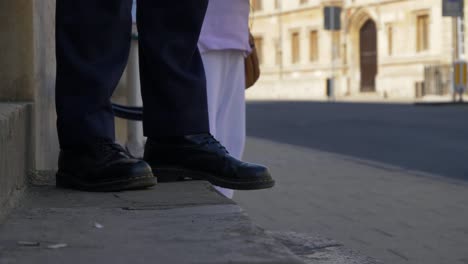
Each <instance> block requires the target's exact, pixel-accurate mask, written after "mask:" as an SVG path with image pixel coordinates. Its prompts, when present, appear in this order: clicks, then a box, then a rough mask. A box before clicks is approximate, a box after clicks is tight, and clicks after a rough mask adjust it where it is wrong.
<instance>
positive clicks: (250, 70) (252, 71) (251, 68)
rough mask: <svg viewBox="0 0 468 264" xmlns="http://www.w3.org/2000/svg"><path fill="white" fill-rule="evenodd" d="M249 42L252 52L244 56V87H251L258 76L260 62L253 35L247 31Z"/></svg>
mask: <svg viewBox="0 0 468 264" xmlns="http://www.w3.org/2000/svg"><path fill="white" fill-rule="evenodd" d="M249 43H250V47H251V48H252V52H251V53H250V54H249V56H247V58H245V89H248V88H250V87H252V86H253V85H254V84H255V83H256V82H257V81H258V79H259V78H260V63H259V61H258V54H257V48H256V47H255V41H254V37H253V35H252V34H251V33H249Z"/></svg>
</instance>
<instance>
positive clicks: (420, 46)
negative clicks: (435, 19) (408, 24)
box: [416, 15, 429, 52]
mask: <svg viewBox="0 0 468 264" xmlns="http://www.w3.org/2000/svg"><path fill="white" fill-rule="evenodd" d="M416 30H417V32H416V37H417V39H416V50H417V51H418V52H421V51H426V50H428V49H429V15H419V16H418V17H417V19H416Z"/></svg>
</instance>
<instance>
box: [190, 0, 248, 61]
mask: <svg viewBox="0 0 468 264" xmlns="http://www.w3.org/2000/svg"><path fill="white" fill-rule="evenodd" d="M249 11H250V3H249V0H210V1H209V4H208V10H207V13H206V17H205V22H204V23H203V28H202V32H201V35H200V39H199V41H198V47H199V49H200V52H202V53H203V52H207V51H211V50H226V49H230V50H232V49H234V50H241V51H245V52H246V53H249V52H250V50H251V49H250V45H249Z"/></svg>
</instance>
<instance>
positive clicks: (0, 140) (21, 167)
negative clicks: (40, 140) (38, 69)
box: [0, 103, 32, 219]
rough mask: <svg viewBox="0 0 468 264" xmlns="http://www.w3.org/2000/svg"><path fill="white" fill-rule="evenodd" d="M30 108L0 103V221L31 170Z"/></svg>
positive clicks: (22, 187) (22, 105)
mask: <svg viewBox="0 0 468 264" xmlns="http://www.w3.org/2000/svg"><path fill="white" fill-rule="evenodd" d="M30 120H31V105H29V104H11V103H0V219H1V217H2V216H4V215H5V213H6V212H7V211H8V208H11V207H12V206H13V205H14V204H15V202H16V201H17V200H18V197H19V194H20V193H21V191H22V190H23V189H24V187H25V184H26V175H27V173H28V170H29V169H30V168H31V161H32V156H31V155H32V151H31V149H30V147H31V145H32V144H31V139H30V136H31V133H30V131H31V127H30V126H31V125H30V124H31V121H30Z"/></svg>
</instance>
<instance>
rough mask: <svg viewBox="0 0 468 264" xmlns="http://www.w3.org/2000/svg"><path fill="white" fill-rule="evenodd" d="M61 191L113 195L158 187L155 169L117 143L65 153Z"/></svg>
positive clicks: (59, 177) (62, 154)
mask: <svg viewBox="0 0 468 264" xmlns="http://www.w3.org/2000/svg"><path fill="white" fill-rule="evenodd" d="M58 165H59V170H58V172H57V176H56V181H57V187H63V188H71V189H78V190H83V191H95V192H109V191H123V190H134V189H145V188H148V187H151V186H154V185H155V184H156V179H155V178H154V176H153V173H152V171H151V167H150V166H149V165H148V164H147V163H146V162H145V161H142V160H138V159H135V158H133V157H132V156H131V155H130V154H129V153H128V152H127V151H126V150H125V149H123V148H122V147H121V146H120V145H117V144H115V143H114V142H106V141H101V142H96V144H93V145H86V146H80V147H79V148H78V147H76V148H70V149H62V150H61V151H60V157H59V164H58Z"/></svg>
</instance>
